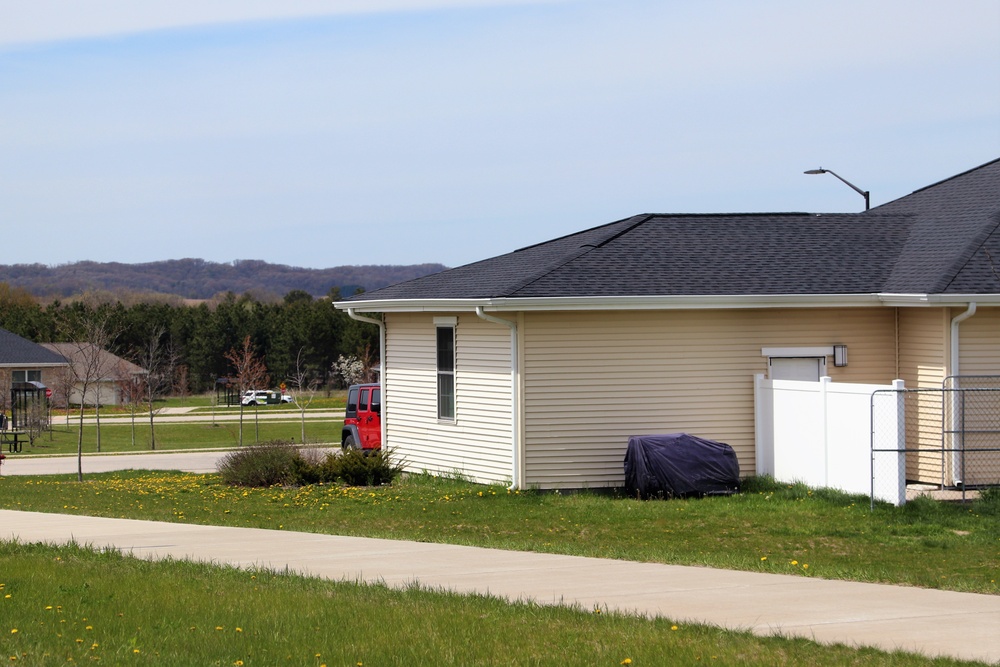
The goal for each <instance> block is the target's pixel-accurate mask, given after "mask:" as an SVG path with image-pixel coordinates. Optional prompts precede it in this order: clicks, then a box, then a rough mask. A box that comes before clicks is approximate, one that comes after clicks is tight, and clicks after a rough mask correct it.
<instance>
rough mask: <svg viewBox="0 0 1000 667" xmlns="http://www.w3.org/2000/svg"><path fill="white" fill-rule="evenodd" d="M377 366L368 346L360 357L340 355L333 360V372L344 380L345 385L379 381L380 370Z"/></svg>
mask: <svg viewBox="0 0 1000 667" xmlns="http://www.w3.org/2000/svg"><path fill="white" fill-rule="evenodd" d="M375 366H376V360H375V359H373V357H372V350H371V347H366V348H365V351H364V352H363V353H362V354H361V356H360V357H357V356H354V355H351V356H348V357H345V356H344V355H340V356H339V357H338V358H337V361H335V362H333V372H334V374H335V375H337V376H338V377H340V378H341V379H342V380H343V382H344V385H345V386H350V385H352V384H363V383H366V382H375V381H377V380H378V371H376V369H375Z"/></svg>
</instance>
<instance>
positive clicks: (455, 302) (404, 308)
mask: <svg viewBox="0 0 1000 667" xmlns="http://www.w3.org/2000/svg"><path fill="white" fill-rule="evenodd" d="M972 300H975V301H977V302H979V303H984V304H990V305H1000V293H996V294H893V293H872V294H747V295H676V296H663V295H654V296H572V297H559V296H557V297H532V298H505V297H500V298H481V299H480V298H476V299H371V300H366V301H338V302H336V303H334V304H333V305H334V307H336V308H338V309H339V310H347V309H350V308H353V309H355V310H364V311H367V312H379V313H388V312H399V313H438V312H473V311H475V310H476V309H477V308H484V309H485V308H489V309H490V311H492V312H496V313H502V312H510V313H516V312H525V311H550V312H551V311H560V310H697V309H740V310H743V309H754V308H833V307H836V308H869V307H879V306H888V307H900V306H906V307H959V306H965V305H966V304H968V303H969V302H970V301H972Z"/></svg>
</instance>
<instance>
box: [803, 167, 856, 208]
mask: <svg viewBox="0 0 1000 667" xmlns="http://www.w3.org/2000/svg"><path fill="white" fill-rule="evenodd" d="M802 173H803V174H809V175H812V174H832V175H833V176H834V177H836V178H837V180H839V181H840V182H842V183H843V184H844V185H847V186H850V188H851V189H852V190H854V191H855V192H857V193H858V194H859V195H861V196H862V197H864V198H865V210H866V211H867V210H868V209H869V208H870V207H871V198H870V193H869V192H868V191H867V190H862V189H861V188H859V187H858V186H856V185H855V184H854V183H851V182H850V181H848V180H846V179H845V178H844V177H843V176H841V175H840V174H838V173H837V172H835V171H830V170H829V169H824V168H823V167H820V168H819V169H807V170H806V171H804V172H802Z"/></svg>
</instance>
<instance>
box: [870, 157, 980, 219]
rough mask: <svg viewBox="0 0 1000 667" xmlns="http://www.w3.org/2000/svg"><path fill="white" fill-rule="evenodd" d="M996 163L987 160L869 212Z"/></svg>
mask: <svg viewBox="0 0 1000 667" xmlns="http://www.w3.org/2000/svg"><path fill="white" fill-rule="evenodd" d="M996 162H1000V157H998V158H996V159H994V160H989V161H987V162H984V163H982V164H981V165H979V166H978V167H973V168H972V169H966V170H965V171H963V172H962V173H960V174H955V175H953V176H949V177H948V178H942V179H941V180H940V181H937V182H935V183H931V184H930V185H925V186H924V187H922V188H917V189H916V190H914V191H913V192H911V193H909V194H905V195H903V196H902V197H896V198H895V199H893V200H891V201H887V202H884V203H882V204H879V205H878V206H876V207H875V208H872V209H870V210H872V211H875V210H878V209H880V208H882V207H883V206H888V205H889V204H892V203H894V202H898V201H899V200H901V199H906V198H907V197H909V196H910V195H915V194H917V193H918V192H923V191H924V190H930V189H931V188H936V187H937V186H939V185H942V184H944V183H947V182H948V181H953V180H955V179H956V178H961V177H962V176H965V175H967V174H971V173H972V172H974V171H978V170H979V169H982V168H983V167H988V166H990V165H991V164H994V163H996ZM867 212H868V211H865V213H867Z"/></svg>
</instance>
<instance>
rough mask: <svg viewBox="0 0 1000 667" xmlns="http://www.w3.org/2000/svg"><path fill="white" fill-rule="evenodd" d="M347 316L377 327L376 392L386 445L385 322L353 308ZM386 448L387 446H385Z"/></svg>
mask: <svg viewBox="0 0 1000 667" xmlns="http://www.w3.org/2000/svg"><path fill="white" fill-rule="evenodd" d="M347 316H348V317H350V318H351V319H352V320H357V321H358V322H367V323H368V324H374V325H375V326H377V327H378V365H379V372H378V390H379V393H380V394H381V395H382V414H381V419H382V444H385V445H387V443H388V439H389V429H388V425H389V422H388V420H387V419H386V418H385V416H386V412H387V410H388V405H389V402H388V401H387V400H385V366H386V364H385V322H383V321H382V320H376V319H375V318H374V317H366V316H365V315H358V314H357V313H355V312H354V309H353V308H348V309H347ZM387 446H388V445H387Z"/></svg>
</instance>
